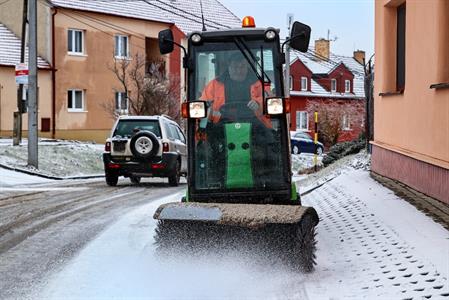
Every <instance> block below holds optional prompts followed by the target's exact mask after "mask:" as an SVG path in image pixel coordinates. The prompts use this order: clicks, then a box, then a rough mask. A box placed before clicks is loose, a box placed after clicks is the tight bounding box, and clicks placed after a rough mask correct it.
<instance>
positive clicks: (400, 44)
mask: <svg viewBox="0 0 449 300" xmlns="http://www.w3.org/2000/svg"><path fill="white" fill-rule="evenodd" d="M396 17H397V19H396V20H397V24H396V25H397V35H396V43H397V44H396V45H397V47H396V90H397V91H403V90H404V87H405V3H404V4H402V5H400V6H398V7H397V10H396Z"/></svg>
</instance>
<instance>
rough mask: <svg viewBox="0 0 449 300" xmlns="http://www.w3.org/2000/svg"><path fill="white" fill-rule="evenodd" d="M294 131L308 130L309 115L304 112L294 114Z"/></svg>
mask: <svg viewBox="0 0 449 300" xmlns="http://www.w3.org/2000/svg"><path fill="white" fill-rule="evenodd" d="M296 129H297V130H308V129H309V114H308V113H307V112H306V111H297V112H296Z"/></svg>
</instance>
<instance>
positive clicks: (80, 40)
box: [67, 29, 84, 54]
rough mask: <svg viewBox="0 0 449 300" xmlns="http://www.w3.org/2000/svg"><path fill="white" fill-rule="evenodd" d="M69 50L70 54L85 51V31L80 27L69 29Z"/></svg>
mask: <svg viewBox="0 0 449 300" xmlns="http://www.w3.org/2000/svg"><path fill="white" fill-rule="evenodd" d="M67 38H68V40H67V51H68V52H69V53H70V54H83V53H84V31H83V30H80V29H69V31H68V34H67Z"/></svg>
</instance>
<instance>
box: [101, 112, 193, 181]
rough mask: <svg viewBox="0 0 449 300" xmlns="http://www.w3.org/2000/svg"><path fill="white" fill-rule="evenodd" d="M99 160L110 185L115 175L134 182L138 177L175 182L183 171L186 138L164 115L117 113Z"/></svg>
mask: <svg viewBox="0 0 449 300" xmlns="http://www.w3.org/2000/svg"><path fill="white" fill-rule="evenodd" d="M103 162H104V170H105V177H106V183H107V184H108V185H110V186H115V185H117V182H118V178H119V176H124V177H129V179H130V180H131V182H132V183H136V184H137V183H139V182H140V179H141V177H168V183H169V184H170V185H171V186H177V185H178V184H179V179H180V176H181V175H184V176H185V175H186V174H187V146H186V138H185V136H184V133H183V132H182V130H181V128H180V127H179V125H178V124H177V123H176V122H174V121H173V120H172V119H170V118H169V117H167V116H121V117H119V118H118V119H117V121H116V122H115V124H114V126H113V128H112V131H111V136H110V137H109V138H108V139H107V140H106V144H105V151H104V153H103Z"/></svg>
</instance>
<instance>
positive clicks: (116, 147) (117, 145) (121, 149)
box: [113, 142, 125, 152]
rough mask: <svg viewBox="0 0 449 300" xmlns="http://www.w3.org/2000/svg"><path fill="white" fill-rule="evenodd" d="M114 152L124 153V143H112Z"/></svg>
mask: <svg viewBox="0 0 449 300" xmlns="http://www.w3.org/2000/svg"><path fill="white" fill-rule="evenodd" d="M113 147H114V151H117V152H124V151H125V143H118V142H114V146H113Z"/></svg>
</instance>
